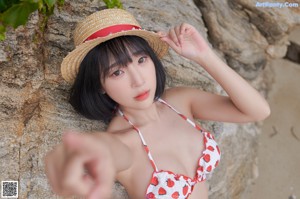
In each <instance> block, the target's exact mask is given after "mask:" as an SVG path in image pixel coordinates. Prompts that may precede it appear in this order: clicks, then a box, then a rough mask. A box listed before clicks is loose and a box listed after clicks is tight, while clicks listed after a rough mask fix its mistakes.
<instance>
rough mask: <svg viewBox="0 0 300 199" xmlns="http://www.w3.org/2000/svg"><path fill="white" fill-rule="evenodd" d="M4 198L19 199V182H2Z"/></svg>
mask: <svg viewBox="0 0 300 199" xmlns="http://www.w3.org/2000/svg"><path fill="white" fill-rule="evenodd" d="M1 197H2V198H18V181H1Z"/></svg>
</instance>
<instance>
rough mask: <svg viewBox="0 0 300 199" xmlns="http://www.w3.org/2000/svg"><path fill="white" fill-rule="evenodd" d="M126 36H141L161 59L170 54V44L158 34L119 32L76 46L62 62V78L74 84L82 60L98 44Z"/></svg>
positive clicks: (140, 31)
mask: <svg viewBox="0 0 300 199" xmlns="http://www.w3.org/2000/svg"><path fill="white" fill-rule="evenodd" d="M126 35H134V36H139V37H142V38H143V39H145V40H146V41H147V42H148V43H149V45H150V46H151V47H152V49H153V51H154V52H155V53H156V55H157V56H158V57H159V58H162V57H163V56H164V55H165V54H166V53H167V52H168V44H167V43H166V42H163V41H162V40H161V39H160V37H159V36H158V34H157V33H154V32H150V31H147V30H128V31H123V32H118V33H114V34H110V35H108V36H106V37H100V38H96V39H93V40H90V41H86V42H85V43H83V44H80V45H78V46H76V48H75V49H74V50H73V51H71V52H70V53H69V54H68V55H67V56H66V57H65V58H64V59H63V61H62V64H61V74H62V77H63V78H64V79H65V80H66V81H67V82H70V83H72V82H73V81H74V80H75V78H76V75H77V73H78V70H79V66H80V64H81V62H82V60H83V59H84V57H85V56H86V54H87V53H88V52H89V51H90V50H92V49H93V48H94V47H96V46H97V45H98V44H101V43H103V42H105V41H107V40H110V39H113V38H116V37H120V36H126Z"/></svg>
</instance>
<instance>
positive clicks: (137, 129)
mask: <svg viewBox="0 0 300 199" xmlns="http://www.w3.org/2000/svg"><path fill="white" fill-rule="evenodd" d="M118 112H119V114H120V115H121V116H122V117H123V118H124V119H125V120H126V121H127V122H128V123H129V124H130V125H131V126H132V128H133V129H134V130H135V131H136V132H137V133H138V135H139V137H140V139H141V141H142V144H143V147H144V149H145V151H146V152H147V155H148V158H149V160H150V163H151V165H152V167H153V169H154V170H155V171H156V172H157V171H158V168H157V166H156V164H155V162H154V159H153V157H152V155H151V153H150V150H149V148H148V145H147V143H146V141H145V139H144V137H143V135H142V133H141V131H140V129H139V128H138V127H136V126H135V125H134V124H133V123H132V122H131V121H130V120H129V119H128V117H127V116H126V115H125V114H124V113H123V112H122V111H121V110H120V109H118Z"/></svg>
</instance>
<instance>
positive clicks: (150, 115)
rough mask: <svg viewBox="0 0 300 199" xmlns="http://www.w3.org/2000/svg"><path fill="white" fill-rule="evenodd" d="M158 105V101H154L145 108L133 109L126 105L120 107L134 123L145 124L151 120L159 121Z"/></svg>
mask: <svg viewBox="0 0 300 199" xmlns="http://www.w3.org/2000/svg"><path fill="white" fill-rule="evenodd" d="M158 106H159V104H158V103H155V102H153V103H152V104H151V105H150V106H149V107H147V108H145V109H133V108H124V107H120V108H121V110H122V112H123V113H124V114H125V115H126V116H127V117H128V119H129V120H130V121H131V122H132V123H133V124H134V125H137V126H144V125H147V124H148V123H150V122H154V121H159V119H160V110H159V108H158Z"/></svg>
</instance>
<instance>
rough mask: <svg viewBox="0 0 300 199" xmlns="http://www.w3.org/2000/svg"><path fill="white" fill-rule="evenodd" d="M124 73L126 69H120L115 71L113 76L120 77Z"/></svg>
mask: <svg viewBox="0 0 300 199" xmlns="http://www.w3.org/2000/svg"><path fill="white" fill-rule="evenodd" d="M123 73H124V71H122V70H119V69H118V70H116V71H114V72H113V73H112V74H111V76H113V77H118V76H120V75H122V74H123Z"/></svg>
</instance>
